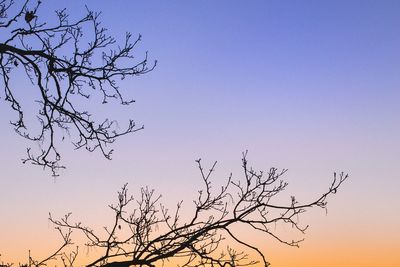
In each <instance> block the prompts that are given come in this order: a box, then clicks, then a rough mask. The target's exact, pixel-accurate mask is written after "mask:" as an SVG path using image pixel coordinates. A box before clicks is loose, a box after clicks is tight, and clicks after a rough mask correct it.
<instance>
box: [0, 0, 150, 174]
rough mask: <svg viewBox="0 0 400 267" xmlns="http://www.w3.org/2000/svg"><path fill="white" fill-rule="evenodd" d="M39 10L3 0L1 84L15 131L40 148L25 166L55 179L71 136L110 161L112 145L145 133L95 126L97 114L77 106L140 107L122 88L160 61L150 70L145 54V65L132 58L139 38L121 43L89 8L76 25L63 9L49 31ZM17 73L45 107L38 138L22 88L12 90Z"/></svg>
mask: <svg viewBox="0 0 400 267" xmlns="http://www.w3.org/2000/svg"><path fill="white" fill-rule="evenodd" d="M40 7H41V2H40V1H37V2H35V1H30V0H26V1H25V2H24V3H21V6H20V4H16V3H14V1H13V0H0V78H1V79H2V83H3V85H4V95H5V98H4V99H5V100H6V101H7V102H9V103H10V106H11V108H12V109H13V110H14V111H15V112H16V113H17V114H18V116H17V119H16V120H15V121H12V122H11V124H12V125H13V126H14V128H15V131H16V132H17V133H18V134H20V135H21V136H22V137H24V138H26V139H28V140H31V141H36V142H38V143H39V144H40V151H39V152H33V151H32V149H31V148H28V149H27V157H26V158H25V159H24V160H23V162H24V163H25V162H31V163H33V164H35V165H39V166H42V167H43V168H49V169H50V170H51V171H52V174H53V175H57V174H58V172H57V171H58V169H60V168H64V166H63V165H61V164H60V160H61V155H60V153H59V152H58V150H57V143H58V142H60V141H62V140H63V139H64V137H63V136H64V135H63V134H64V133H67V134H68V135H71V139H72V143H73V145H74V146H75V148H76V149H79V148H82V147H84V148H85V149H87V150H88V151H94V150H100V151H101V153H102V154H103V155H104V157H106V158H107V159H110V156H111V153H112V149H110V148H108V145H109V144H111V143H113V142H114V141H115V140H116V138H118V137H120V136H122V135H125V134H128V133H132V132H135V131H137V130H140V129H142V128H143V126H141V127H137V126H136V125H135V123H134V121H133V120H130V121H129V122H128V125H127V126H126V128H125V129H124V130H119V127H118V125H117V123H116V121H113V120H110V119H108V118H107V119H104V120H102V121H97V120H94V119H93V116H92V115H91V113H89V112H88V111H86V110H83V109H81V108H80V107H79V105H78V102H79V101H81V100H79V97H83V98H89V97H90V96H91V95H92V94H93V93H98V94H101V96H102V103H107V101H109V100H110V99H116V100H118V101H119V102H120V104H122V105H129V104H131V103H133V102H134V101H133V100H127V99H125V98H124V97H123V95H122V93H121V89H120V88H119V87H118V83H117V81H118V80H122V79H124V78H126V77H130V76H136V75H141V74H144V73H147V72H149V71H151V70H153V68H154V67H155V65H156V62H154V63H152V64H150V65H149V64H148V59H147V53H146V54H145V55H144V56H143V57H142V59H138V60H137V59H134V56H133V52H134V49H135V48H136V46H137V45H138V43H139V42H140V40H141V36H140V35H139V36H138V37H132V35H131V34H130V33H127V34H126V36H125V40H124V41H123V42H122V43H120V44H117V41H116V40H115V39H114V38H113V37H111V36H109V35H108V34H107V29H106V28H104V27H102V26H101V23H100V19H99V16H100V13H95V12H93V11H90V10H89V9H88V8H86V15H84V16H83V17H82V18H80V19H78V20H73V19H70V18H69V16H68V14H67V12H66V10H65V9H63V10H58V11H56V12H55V14H56V18H57V22H55V23H54V24H50V23H47V22H46V20H48V18H44V17H42V16H41V15H40V12H39V8H40ZM17 71H19V72H21V71H23V72H24V73H25V75H26V77H27V78H28V79H29V81H30V82H31V84H32V86H33V87H34V88H35V89H37V91H38V92H39V96H38V98H37V99H35V100H34V102H36V104H37V105H39V111H38V113H37V114H36V117H37V120H38V122H39V128H40V129H39V131H37V132H35V133H34V131H33V130H32V129H28V127H27V125H26V123H25V115H26V110H25V109H24V107H23V106H22V104H21V99H20V98H19V97H18V94H17V91H18V90H22V88H15V86H14V84H13V78H14V79H15V77H13V76H12V74H13V73H14V72H17ZM24 90H25V88H24ZM81 99H82V98H81ZM32 104H33V103H32ZM63 132H64V133H63ZM61 133H63V134H61Z"/></svg>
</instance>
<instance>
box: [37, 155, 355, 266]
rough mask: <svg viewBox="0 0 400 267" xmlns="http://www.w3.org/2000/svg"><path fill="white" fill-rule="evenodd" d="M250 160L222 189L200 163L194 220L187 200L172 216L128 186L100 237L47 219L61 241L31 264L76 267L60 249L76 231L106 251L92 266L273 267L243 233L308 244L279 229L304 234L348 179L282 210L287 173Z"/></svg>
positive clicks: (146, 193)
mask: <svg viewBox="0 0 400 267" xmlns="http://www.w3.org/2000/svg"><path fill="white" fill-rule="evenodd" d="M246 154H247V153H244V154H243V157H242V168H243V177H242V178H241V179H239V180H236V179H234V178H233V176H232V174H231V175H229V176H228V179H227V181H226V183H225V185H224V186H222V187H220V189H215V188H214V187H213V184H212V182H211V178H212V173H213V172H214V170H215V167H216V163H214V165H212V167H211V168H210V169H209V170H208V171H206V170H204V168H203V165H202V164H201V160H197V164H198V168H199V170H200V174H201V179H202V181H203V189H201V190H199V191H198V196H197V198H196V199H195V200H194V201H193V204H194V207H193V209H192V212H191V215H190V216H189V217H188V216H186V215H188V214H185V213H183V212H182V207H183V206H182V204H183V203H182V202H179V203H178V204H177V206H176V208H175V209H174V210H169V209H167V208H166V207H165V206H164V205H163V204H162V203H161V202H160V200H161V196H160V195H157V194H156V193H155V191H154V190H150V189H149V188H147V187H146V188H142V189H141V192H140V195H139V196H138V197H137V198H133V197H132V196H130V195H129V194H128V189H127V185H126V184H125V185H124V186H123V187H122V189H121V191H120V192H118V201H117V203H116V204H114V205H110V206H109V207H110V208H111V209H112V210H113V212H114V219H113V223H112V224H111V225H110V226H109V227H104V230H105V231H104V232H103V233H98V232H96V231H95V230H93V229H92V228H90V227H88V226H85V225H83V224H82V223H80V222H73V221H72V220H71V213H69V214H67V215H65V216H64V217H63V218H61V219H54V218H53V217H52V216H51V214H50V221H51V222H52V223H53V224H54V225H55V227H56V228H57V230H58V231H60V233H61V235H62V236H63V240H64V242H63V244H62V246H61V247H60V249H58V250H57V251H56V252H55V253H53V254H52V255H51V256H50V257H48V258H47V259H45V260H43V261H40V262H39V261H33V260H32V261H31V263H33V266H41V265H44V264H45V263H46V262H48V261H50V260H53V259H55V258H56V257H57V256H58V257H59V258H60V257H61V258H62V262H64V266H72V265H73V261H74V259H75V258H76V255H77V253H78V251H77V250H74V253H75V254H73V260H69V261H68V262H67V261H66V260H65V258H66V256H65V255H66V254H65V253H64V254H60V251H61V250H63V249H64V248H65V246H67V245H70V244H71V241H70V233H71V232H72V231H78V232H80V233H82V234H83V235H84V237H85V239H86V240H87V242H86V246H88V247H89V248H96V251H98V252H100V253H101V255H100V256H99V257H97V258H96V259H95V260H93V261H91V262H88V263H86V265H87V266H108V267H112V266H119V267H122V266H124V267H125V266H163V265H162V264H166V266H250V265H256V264H261V265H262V266H269V262H268V260H267V258H266V256H265V254H264V253H265V252H264V251H262V250H261V249H259V248H258V247H257V246H256V245H254V244H252V242H251V240H250V239H246V238H244V237H243V233H242V234H240V230H238V227H246V229H247V231H249V234H248V235H247V236H255V235H257V236H264V237H268V236H269V237H273V238H274V239H276V240H277V241H278V242H281V243H283V244H286V245H288V246H294V247H298V246H299V243H300V242H302V241H303V239H297V240H292V239H290V240H287V239H286V238H285V237H282V236H281V234H279V232H278V231H277V230H276V227H277V226H280V225H288V226H290V227H292V228H293V229H294V231H295V232H298V233H300V234H304V233H305V231H306V229H307V227H308V226H307V225H305V226H304V225H302V224H301V223H300V221H299V218H300V215H301V214H302V213H304V212H306V211H307V210H308V209H310V208H313V207H319V208H323V209H326V205H327V197H328V196H329V195H331V194H335V193H336V192H337V190H338V188H339V187H340V186H341V184H342V183H343V182H344V181H345V180H346V179H347V177H348V175H345V174H344V173H341V174H339V175H337V174H336V173H335V175H334V178H333V181H332V183H331V184H330V185H329V187H328V189H327V190H326V192H324V193H322V194H321V195H320V196H319V197H317V198H316V199H314V200H312V201H309V202H306V203H298V202H297V201H296V198H295V197H293V196H292V197H288V201H287V203H286V204H279V203H277V200H276V199H277V196H278V195H279V194H280V193H282V191H283V190H285V188H286V187H287V186H288V184H287V182H285V181H283V180H282V179H281V178H282V175H283V174H284V173H285V172H286V170H281V171H278V170H277V169H276V168H271V169H270V170H269V171H268V172H262V171H256V170H254V169H253V168H251V167H250V166H249V164H248V161H247V158H246V156H247V155H246ZM281 197H282V196H281V195H280V198H281ZM280 201H282V200H280ZM62 230H64V231H67V232H66V233H63V232H62ZM250 232H251V233H250ZM174 264H175V265H174Z"/></svg>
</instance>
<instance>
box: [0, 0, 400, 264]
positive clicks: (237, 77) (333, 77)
mask: <svg viewBox="0 0 400 267" xmlns="http://www.w3.org/2000/svg"><path fill="white" fill-rule="evenodd" d="M84 3H86V4H87V6H88V7H89V8H90V9H94V10H96V11H101V12H102V22H103V25H104V26H106V27H107V28H108V29H109V32H110V33H111V34H112V35H113V36H115V37H116V38H117V39H118V38H119V39H122V38H123V37H124V34H125V32H126V31H129V32H131V33H132V34H134V35H137V34H139V33H140V34H142V36H143V37H142V42H141V43H140V46H139V48H138V50H137V55H138V57H139V58H140V57H141V56H143V53H144V52H145V51H148V52H149V59H150V60H157V61H158V65H157V67H156V69H155V70H154V71H152V72H151V73H148V74H146V75H144V76H140V77H134V78H130V79H127V80H124V81H123V83H121V85H122V88H123V89H122V91H123V93H124V94H125V95H126V96H128V97H132V98H134V99H135V100H136V103H135V104H133V105H131V106H129V107H124V108H119V107H118V105H117V104H112V103H111V104H109V105H106V106H101V109H100V108H99V110H98V112H100V110H101V112H105V114H109V115H110V117H112V118H114V119H118V121H119V122H120V123H121V125H123V123H124V122H127V121H128V119H129V118H133V119H134V120H135V121H136V122H137V123H138V125H142V124H143V125H144V127H145V128H144V130H142V131H139V132H137V133H134V134H131V135H128V136H124V137H122V138H120V140H118V141H117V142H116V143H115V144H114V146H113V148H114V150H115V152H114V153H113V159H112V160H111V161H108V160H106V159H104V158H102V156H101V155H100V154H99V153H88V152H86V151H80V150H78V151H76V150H74V149H73V146H72V145H70V144H68V142H65V145H63V146H62V148H61V149H62V152H63V154H62V156H63V162H64V163H65V164H66V165H67V169H66V170H64V171H62V173H61V176H60V177H58V178H57V179H53V178H51V177H50V175H49V173H48V172H46V171H43V170H42V169H40V168H38V167H35V166H31V165H23V164H22V163H21V161H20V159H21V158H22V157H24V156H25V150H26V146H27V145H29V144H28V143H27V142H26V141H25V140H23V139H22V138H21V137H19V136H17V135H16V134H15V133H14V131H13V129H12V127H11V126H10V125H9V121H10V120H11V119H13V118H14V117H15V114H13V113H12V112H11V111H10V108H9V106H8V104H7V103H6V102H4V101H2V102H1V103H0V125H1V132H0V135H1V136H0V137H1V138H0V147H1V148H2V151H3V153H1V154H0V167H1V172H0V218H1V219H0V237H1V238H0V254H1V256H0V263H1V262H2V261H4V262H7V261H8V262H10V261H13V262H18V261H21V262H22V261H24V260H25V259H26V257H27V253H28V250H29V249H30V250H31V253H33V254H34V255H37V256H38V257H40V256H41V255H43V256H45V255H46V253H47V252H48V251H49V250H50V249H51V248H54V246H55V245H57V244H58V243H59V242H60V240H59V239H58V236H57V233H56V232H55V231H54V230H53V227H52V225H51V224H50V223H49V222H48V220H47V219H48V213H49V212H51V213H52V214H53V215H54V216H55V217H61V216H63V215H64V214H66V213H68V212H72V213H73V215H74V218H76V219H77V220H82V221H83V222H85V223H87V224H88V225H94V226H96V227H101V226H102V225H103V224H102V223H101V222H104V221H107V220H108V219H107V218H110V216H111V213H110V211H109V210H108V208H107V205H108V204H110V203H112V202H113V200H114V199H115V196H116V192H117V190H119V188H120V187H121V186H122V185H123V184H124V183H126V182H128V183H129V190H130V192H132V193H133V194H134V195H135V194H137V193H138V192H139V188H140V187H142V186H149V187H151V188H155V189H156V190H157V192H159V193H161V194H162V195H163V200H164V202H165V203H166V204H168V205H172V206H174V205H175V203H176V202H177V201H179V200H180V199H183V200H184V203H191V200H192V199H194V198H195V197H196V192H197V190H198V189H199V187H200V185H201V183H200V182H201V181H200V176H199V172H198V169H197V167H196V163H195V160H196V159H198V158H202V159H203V161H204V164H206V165H207V164H208V165H209V166H211V164H212V163H213V162H214V161H215V160H217V161H218V165H217V168H216V172H215V176H214V179H215V181H216V183H218V182H219V183H222V182H223V181H225V180H226V178H227V177H228V175H229V173H230V172H232V173H233V175H234V177H240V176H241V161H240V160H241V155H242V152H243V151H246V150H248V151H249V152H248V159H249V161H250V163H251V164H252V165H253V166H254V168H256V169H259V170H268V169H269V168H270V167H277V168H287V169H289V171H288V173H287V174H286V175H285V179H286V180H287V181H288V182H289V183H290V185H289V189H288V190H289V193H291V194H294V195H296V196H298V199H299V200H300V201H302V200H303V201H307V200H311V199H314V198H316V197H317V196H318V195H319V194H320V193H322V192H323V191H324V190H326V189H327V188H328V186H329V184H330V182H331V180H332V177H333V173H334V172H335V171H336V172H341V171H343V172H346V173H349V175H350V179H349V180H348V181H346V183H345V184H343V186H342V187H341V188H340V190H339V192H338V193H337V194H336V195H334V196H333V197H331V198H330V199H329V201H328V203H329V204H328V212H327V213H325V211H324V210H320V209H314V210H312V211H311V212H309V213H308V214H306V215H305V216H304V217H303V218H302V220H303V221H304V224H310V229H309V230H308V231H307V233H306V235H305V236H304V237H305V241H304V242H303V243H302V244H301V247H300V248H291V247H287V246H285V245H284V244H280V243H279V242H276V241H274V240H271V239H269V238H265V239H264V237H262V236H254V242H255V243H256V244H257V245H258V246H259V247H260V248H261V249H262V250H263V251H265V253H266V255H267V257H268V260H269V262H270V263H271V264H272V266H273V267H290V266H296V267H333V266H341V267H346V266H363V267H369V266H371V267H372V266H377V265H378V266H388V267H390V266H393V267H394V266H396V264H398V258H396V257H398V256H397V254H398V251H399V249H400V245H399V244H400V242H399V241H400V231H399V230H398V226H399V225H400V210H399V209H398V204H399V203H400V194H399V193H398V190H399V188H400V179H399V178H400V177H399V176H400V164H399V161H400V154H399V153H400V152H399V151H400V140H399V136H400V105H399V101H400V75H399V74H398V73H399V71H400V34H399V25H400V16H399V15H398V14H399V13H400V2H399V1H389V0H388V1H115V2H113V4H112V5H111V4H110V2H109V1H94V0H90V1H89V0H87V1H84V2H82V1H44V3H43V8H42V10H41V12H43V14H44V15H46V16H49V17H51V16H54V13H53V12H52V11H53V10H55V9H61V8H64V7H66V8H67V11H68V12H70V14H71V16H79V14H83V12H84V10H85V7H84ZM21 80H23V79H22V78H21ZM23 89H26V90H35V88H34V87H29V86H26V85H25V84H23V83H22V82H21V81H16V82H15V90H23ZM1 99H2V100H3V99H4V95H1ZM107 216H108V217H107ZM99 221H101V222H99ZM99 224H100V225H99Z"/></svg>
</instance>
